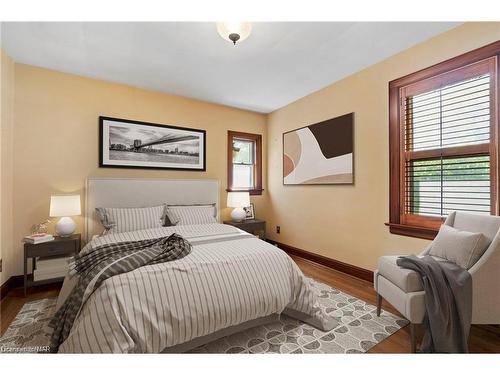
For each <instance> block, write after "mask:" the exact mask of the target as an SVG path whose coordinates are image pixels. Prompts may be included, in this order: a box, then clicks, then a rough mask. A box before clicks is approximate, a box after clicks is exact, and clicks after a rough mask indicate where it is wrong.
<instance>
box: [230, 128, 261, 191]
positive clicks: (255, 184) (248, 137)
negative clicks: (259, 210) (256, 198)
mask: <svg viewBox="0 0 500 375" xmlns="http://www.w3.org/2000/svg"><path fill="white" fill-rule="evenodd" d="M227 180H228V188H227V191H248V192H250V194H252V195H260V194H262V136H261V135H260V134H250V133H241V132H233V131H229V132H228V177H227Z"/></svg>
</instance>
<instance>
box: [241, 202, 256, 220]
mask: <svg viewBox="0 0 500 375" xmlns="http://www.w3.org/2000/svg"><path fill="white" fill-rule="evenodd" d="M243 209H244V210H245V214H246V216H245V220H248V219H255V209H254V207H253V203H250V206H248V207H243Z"/></svg>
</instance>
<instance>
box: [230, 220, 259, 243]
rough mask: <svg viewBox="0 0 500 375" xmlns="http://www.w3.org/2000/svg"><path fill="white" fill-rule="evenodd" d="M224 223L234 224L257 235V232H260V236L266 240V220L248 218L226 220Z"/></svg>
mask: <svg viewBox="0 0 500 375" xmlns="http://www.w3.org/2000/svg"><path fill="white" fill-rule="evenodd" d="M224 224H227V225H232V226H233V227H236V228H240V229H241V230H244V231H245V232H248V233H250V234H253V235H255V233H258V234H259V238H260V239H261V240H264V241H265V240H266V222H265V221H264V220H259V219H248V220H243V221H233V220H226V221H224Z"/></svg>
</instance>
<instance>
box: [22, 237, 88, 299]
mask: <svg viewBox="0 0 500 375" xmlns="http://www.w3.org/2000/svg"><path fill="white" fill-rule="evenodd" d="M80 247H81V236H80V234H73V235H71V236H67V237H55V238H54V240H53V241H50V242H44V243H39V244H31V243H26V242H25V243H24V295H26V290H27V288H28V287H30V286H36V285H43V284H50V283H54V282H59V281H63V279H64V276H65V274H66V272H67V270H68V258H69V257H72V256H74V255H76V254H78V252H79V251H80ZM29 258H31V259H32V269H31V273H30V274H28V259H29ZM38 265H40V266H38Z"/></svg>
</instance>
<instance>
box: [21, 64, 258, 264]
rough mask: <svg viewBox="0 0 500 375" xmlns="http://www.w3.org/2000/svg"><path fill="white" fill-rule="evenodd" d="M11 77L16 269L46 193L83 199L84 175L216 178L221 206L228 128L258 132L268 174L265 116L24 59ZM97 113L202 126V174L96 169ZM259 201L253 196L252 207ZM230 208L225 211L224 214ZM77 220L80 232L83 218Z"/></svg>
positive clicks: (43, 212)
mask: <svg viewBox="0 0 500 375" xmlns="http://www.w3.org/2000/svg"><path fill="white" fill-rule="evenodd" d="M15 79H16V92H15V121H14V126H15V132H14V192H15V193H14V242H15V249H14V250H15V254H16V257H15V259H14V264H15V270H14V273H15V274H20V273H22V268H21V265H22V258H21V244H20V240H21V238H22V236H23V235H25V234H26V233H28V232H29V229H30V227H31V225H32V224H34V223H37V222H40V221H42V220H44V219H46V218H47V216H48V212H49V197H50V195H51V194H53V193H70V192H71V193H73V192H74V193H79V194H81V195H82V198H83V196H84V191H83V188H84V183H85V178H86V177H87V176H119V177H151V178H193V179H196V178H215V179H218V180H219V181H220V186H221V191H220V199H221V207H223V208H224V207H225V200H226V192H225V189H226V179H227V174H226V169H227V167H226V155H227V149H226V144H227V130H228V129H231V130H239V131H246V132H254V133H260V134H263V136H264V137H263V148H264V155H263V160H264V176H266V165H265V160H266V150H267V147H266V137H265V129H266V127H265V125H266V117H265V116H264V115H261V114H257V113H253V112H248V111H243V110H238V109H234V108H229V107H224V106H220V105H215V104H210V103H206V102H201V101H197V100H193V99H188V98H183V97H178V96H173V95H166V94H162V93H157V92H152V91H146V90H141V89H137V88H132V87H128V86H124V85H118V84H112V83H108V82H103V81H98V80H93V79H88V78H82V77H78V76H75V75H69V74H63V73H59V72H54V71H50V70H46V69H40V68H35V67H32V66H28V65H22V64H16V65H15ZM99 115H105V116H111V117H120V118H126V119H135V120H142V121H149V122H156V123H161V124H172V125H178V126H186V127H192V128H200V129H206V131H207V170H206V172H193V171H187V172H185V171H162V170H134V169H110V168H98V116H99ZM264 185H265V179H264ZM265 194H267V192H265ZM265 199H266V196H265V195H263V196H262V197H253V198H252V201H253V202H254V203H255V209H256V211H257V212H259V211H260V210H261V209H263V206H264V204H263V201H264V200H265ZM229 213H230V210H229V209H223V211H222V217H223V218H227V217H228V215H229ZM77 224H78V230H79V231H82V230H83V217H79V218H78V220H77Z"/></svg>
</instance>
